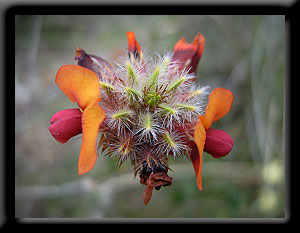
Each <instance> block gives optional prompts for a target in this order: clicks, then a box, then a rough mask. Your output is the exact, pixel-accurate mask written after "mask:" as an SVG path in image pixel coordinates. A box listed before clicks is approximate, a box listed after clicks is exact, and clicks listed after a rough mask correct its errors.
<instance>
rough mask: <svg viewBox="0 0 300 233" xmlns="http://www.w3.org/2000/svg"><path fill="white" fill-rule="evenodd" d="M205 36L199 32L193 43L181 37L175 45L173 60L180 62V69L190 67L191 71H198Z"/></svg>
mask: <svg viewBox="0 0 300 233" xmlns="http://www.w3.org/2000/svg"><path fill="white" fill-rule="evenodd" d="M204 43H205V40H204V37H203V35H202V34H201V33H198V34H197V35H196V36H195V38H194V40H193V42H192V43H187V42H186V40H185V39H184V38H181V39H180V40H179V41H178V42H177V43H176V44H175V46H174V55H173V60H177V61H179V62H180V70H182V69H183V68H185V67H186V68H190V70H189V73H193V72H196V70H197V66H198V63H199V61H200V58H201V56H202V53H203V49H204Z"/></svg>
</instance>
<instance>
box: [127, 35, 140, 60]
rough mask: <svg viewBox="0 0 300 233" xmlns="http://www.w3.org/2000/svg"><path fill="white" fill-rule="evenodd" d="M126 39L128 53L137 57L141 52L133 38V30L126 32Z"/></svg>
mask: <svg viewBox="0 0 300 233" xmlns="http://www.w3.org/2000/svg"><path fill="white" fill-rule="evenodd" d="M127 39H128V54H129V56H130V53H132V54H133V55H134V57H136V58H139V57H140V55H141V54H140V53H141V48H140V45H139V43H138V42H137V40H136V39H135V35H134V32H127Z"/></svg>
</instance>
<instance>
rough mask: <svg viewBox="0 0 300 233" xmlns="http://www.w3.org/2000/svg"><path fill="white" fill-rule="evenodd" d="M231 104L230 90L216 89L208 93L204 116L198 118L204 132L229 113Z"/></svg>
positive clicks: (231, 95)
mask: <svg viewBox="0 0 300 233" xmlns="http://www.w3.org/2000/svg"><path fill="white" fill-rule="evenodd" d="M232 102H233V94H232V92H231V91H230V90H227V89H224V88H222V87H218V88H216V89H214V90H213V91H212V92H211V93H210V95H209V100H208V104H207V107H206V111H205V115H202V116H199V118H200V120H201V121H202V123H203V125H204V127H205V129H206V130H207V129H209V128H210V126H211V124H212V123H213V122H215V121H217V120H219V119H220V118H222V117H223V116H225V115H226V114H227V113H228V112H229V111H230V109H231V106H232Z"/></svg>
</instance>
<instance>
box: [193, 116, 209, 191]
mask: <svg viewBox="0 0 300 233" xmlns="http://www.w3.org/2000/svg"><path fill="white" fill-rule="evenodd" d="M205 139H206V131H205V129H204V126H203V124H202V122H201V121H200V120H199V121H198V122H197V124H196V127H195V131H194V140H195V143H196V146H197V147H192V155H191V160H192V163H193V167H194V170H195V174H196V177H197V186H198V189H199V190H200V191H201V190H202V154H203V149H204V144H205Z"/></svg>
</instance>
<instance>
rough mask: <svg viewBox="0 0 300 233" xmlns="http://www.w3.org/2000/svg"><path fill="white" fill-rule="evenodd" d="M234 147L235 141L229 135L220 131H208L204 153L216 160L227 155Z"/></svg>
mask: <svg viewBox="0 0 300 233" xmlns="http://www.w3.org/2000/svg"><path fill="white" fill-rule="evenodd" d="M232 147H233V140H232V138H231V137H230V135H229V134H227V133H226V132H225V131H223V130H220V129H212V128H210V129H208V130H207V131H206V141H205V146H204V151H205V152H207V153H209V154H211V155H212V156H213V157H214V158H220V157H223V156H225V155H227V154H228V153H229V152H230V151H231V149H232Z"/></svg>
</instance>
